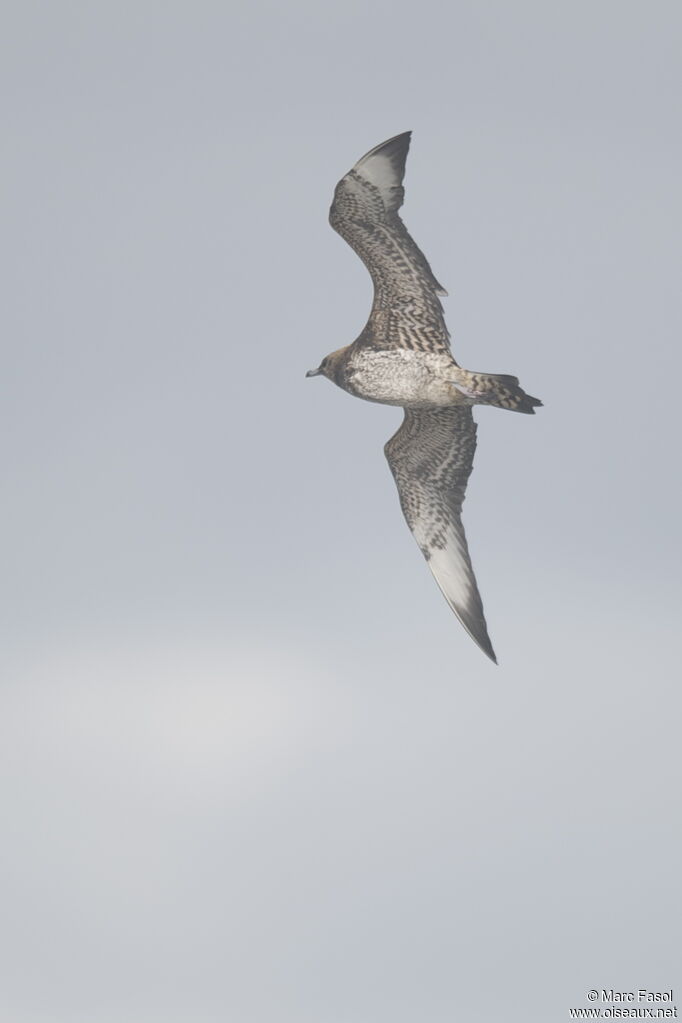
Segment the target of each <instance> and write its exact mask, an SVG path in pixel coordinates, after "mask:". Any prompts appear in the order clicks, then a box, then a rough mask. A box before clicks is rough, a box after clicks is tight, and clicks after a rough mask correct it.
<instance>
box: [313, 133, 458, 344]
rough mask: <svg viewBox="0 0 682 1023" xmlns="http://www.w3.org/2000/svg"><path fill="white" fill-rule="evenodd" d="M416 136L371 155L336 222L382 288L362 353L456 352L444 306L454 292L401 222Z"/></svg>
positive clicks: (337, 202) (344, 182)
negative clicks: (412, 140)
mask: <svg viewBox="0 0 682 1023" xmlns="http://www.w3.org/2000/svg"><path fill="white" fill-rule="evenodd" d="M410 134H411V133H410V132H409V131H408V132H405V133H404V134H402V135H396V136H395V138H392V139H389V140H388V142H383V143H382V144H381V145H380V146H376V147H375V148H374V149H372V150H370V152H369V153H367V154H366V155H365V156H363V157H362V159H361V160H358V162H357V163H356V164H355V166H354V167H353V169H352V170H350V171H349V172H348V174H346V175H345V177H343V178H341V180H340V181H339V183H338V185H337V186H336V190H335V192H334V201H333V203H332V206H331V210H330V211H329V222H330V223H331V225H332V227H333V228H334V230H335V231H338V233H339V234H340V235H341V237H342V238H345V240H346V241H347V242H348V244H349V245H350V246H351V248H352V249H354V250H355V252H357V254H358V256H359V257H360V259H361V260H362V261H363V263H364V264H365V266H366V267H367V269H368V270H369V272H370V275H371V277H372V281H373V283H374V303H373V305H372V311H371V313H370V316H369V320H368V321H367V325H366V326H365V329H364V330H363V332H362V334H361V335H360V337H359V338H358V339H357V341H356V344H358V345H371V346H374V347H377V348H393V347H396V348H411V349H418V350H420V351H429V352H443V351H445V352H449V350H450V343H449V334H448V330H447V327H446V326H445V320H444V319H443V307H442V306H441V304H440V300H439V298H438V296H439V295H446V294H447V292H446V291H445V290H444V288H442V287H441V285H440V284H439V283H438V281H437V280H436V278H435V277H434V275H433V273H432V271H431V267H430V266H429V264H428V262H427V261H426V257H425V256H424V254H423V253H422V252H421V250H420V249H419V248H418V246H417V245H416V244H415V243H414V241H413V240H412V238H411V237H410V235H409V234H408V232H407V229H406V227H405V225H404V224H403V222H402V220H401V219H400V217H399V215H398V210H399V209H400V207H401V206H402V203H403V197H404V194H405V193H404V189H403V186H402V181H403V176H404V174H405V159H406V157H407V151H408V149H409V146H410Z"/></svg>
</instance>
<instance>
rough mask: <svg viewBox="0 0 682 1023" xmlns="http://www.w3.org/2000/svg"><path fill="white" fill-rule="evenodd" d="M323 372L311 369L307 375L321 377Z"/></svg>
mask: <svg viewBox="0 0 682 1023" xmlns="http://www.w3.org/2000/svg"><path fill="white" fill-rule="evenodd" d="M321 372H322V370H321V369H309V370H308V372H307V373H306V376H307V377H319V375H320V373H321Z"/></svg>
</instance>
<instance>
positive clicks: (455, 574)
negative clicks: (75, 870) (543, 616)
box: [384, 406, 496, 662]
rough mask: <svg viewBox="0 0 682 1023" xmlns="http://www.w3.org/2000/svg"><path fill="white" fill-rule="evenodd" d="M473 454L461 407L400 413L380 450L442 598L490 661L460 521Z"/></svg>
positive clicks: (471, 425) (468, 419) (470, 423)
mask: <svg viewBox="0 0 682 1023" xmlns="http://www.w3.org/2000/svg"><path fill="white" fill-rule="evenodd" d="M475 450H476V424H475V422H474V419H473V415H472V412H471V408H469V407H467V406H456V407H452V408H445V409H433V410H425V409H405V419H404V420H403V423H402V425H401V427H400V429H399V430H398V432H397V433H396V434H394V435H393V437H391V439H390V440H389V442H388V443H387V444H386V447H385V448H384V451H385V453H386V458H387V459H388V464H389V466H390V467H391V472H392V473H393V476H394V478H395V481H396V484H397V486H398V494H399V496H400V505H401V507H402V510H403V514H404V515H405V518H406V519H407V524H408V525H409V527H410V529H411V530H412V532H413V534H414V537H415V540H416V541H417V543H418V544H419V547H420V549H421V551H422V554H423V555H424V557H425V558H426V560H427V562H428V565H429V568H430V569H431V571H432V572H433V575H434V577H435V579H436V582H437V583H438V585H439V587H440V589H441V591H442V593H443V596H444V597H445V599H446V600H447V602H448V604H449V605H450V607H451V608H452V610H453V611H454V612H455V614H456V615H457V617H458V618H459V620H460V622H461V623H462V625H463V626H464V628H465V629H466V631H467V632H468V633H469V635H470V636H471V638H472V639H473V640H474V641H475V642H476V643H477V644H478V645H479V647H480V648H481V650H483V652H484V653H485V654H487V655H488V657H490V658H491V660H493V661H495V662H496V658H495V653H494V651H493V648H492V644H491V642H490V638H489V636H488V629H487V626H486V622H485V616H484V614H483V604H482V602H481V597H480V594H479V592H478V587H477V585H476V578H475V576H474V571H473V568H472V567H471V559H470V558H469V550H468V547H467V542H466V536H465V534H464V527H463V525H462V519H461V511H462V504H463V502H464V495H465V492H466V485H467V481H468V479H469V476H470V474H471V470H472V467H473V461H474V451H475Z"/></svg>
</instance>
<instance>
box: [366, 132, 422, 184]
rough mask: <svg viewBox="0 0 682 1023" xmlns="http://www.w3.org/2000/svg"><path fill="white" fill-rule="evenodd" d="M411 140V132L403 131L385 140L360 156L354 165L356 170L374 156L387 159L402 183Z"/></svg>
mask: <svg viewBox="0 0 682 1023" xmlns="http://www.w3.org/2000/svg"><path fill="white" fill-rule="evenodd" d="M411 138H412V132H411V131H403V132H401V133H400V135H394V136H393V137H392V138H390V139H386V141H385V142H380V143H379V145H378V146H374V148H373V149H370V150H369V152H368V153H365V155H364V156H361V157H360V159H359V160H358V162H357V163H356V164H355V167H356V169H357V168H358V167H361V166H362V165H363V164H364V163H366V162H368V161H369V160H371V159H372V157H375V156H385V157H387V158H388V159H389V160H390V162H391V164H392V165H393V168H394V171H395V172H396V173H397V174H398V176H399V178H400V180H401V181H402V178H403V175H404V173H405V161H406V160H407V153H408V150H409V148H410V140H411Z"/></svg>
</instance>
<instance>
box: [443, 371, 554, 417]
mask: <svg viewBox="0 0 682 1023" xmlns="http://www.w3.org/2000/svg"><path fill="white" fill-rule="evenodd" d="M454 384H455V387H456V388H457V390H458V391H460V392H461V393H462V394H465V395H466V396H467V398H471V399H472V401H473V403H474V404H475V405H495V406H496V407H497V408H507V409H510V410H511V411H512V412H526V413H528V414H529V415H534V414H535V409H536V408H537V407H538V406H539V405H542V402H541V401H540V399H539V398H533V397H532V395H530V394H526V392H525V391H524V390H523V389H522V388H521V387H519V381H518V378H517V377H511V376H507V375H505V374H504V373H471V372H470V371H469V370H467V369H461V368H460V367H459V366H458V367H457V375H456V377H455V380H454Z"/></svg>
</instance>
